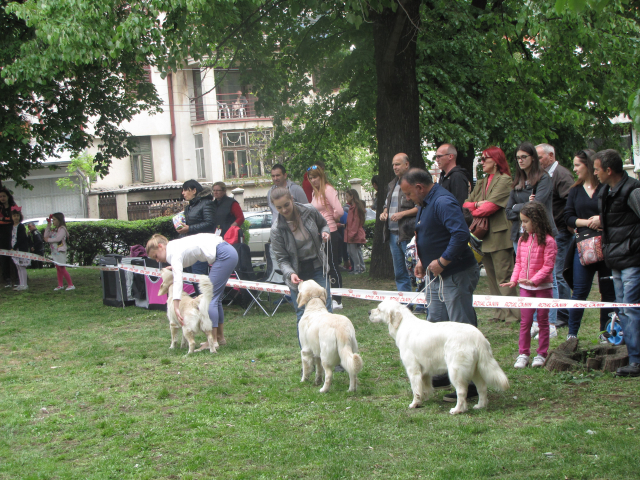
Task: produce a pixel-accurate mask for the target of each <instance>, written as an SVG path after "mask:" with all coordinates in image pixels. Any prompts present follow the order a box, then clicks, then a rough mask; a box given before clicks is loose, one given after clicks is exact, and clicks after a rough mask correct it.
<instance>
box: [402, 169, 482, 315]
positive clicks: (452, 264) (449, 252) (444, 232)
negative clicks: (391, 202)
mask: <svg viewBox="0 0 640 480" xmlns="http://www.w3.org/2000/svg"><path fill="white" fill-rule="evenodd" d="M400 188H401V189H402V191H403V192H404V193H405V195H406V196H407V197H408V198H410V199H411V200H412V201H413V202H414V203H415V204H416V205H417V206H418V207H419V210H418V215H417V216H416V226H415V229H416V247H417V250H418V258H419V261H418V264H417V265H416V268H415V272H416V275H417V276H418V277H420V278H422V277H423V276H424V275H425V274H426V273H427V272H428V273H429V277H430V278H432V277H433V276H436V279H435V280H434V282H433V283H432V284H431V285H430V288H427V295H426V296H427V298H426V300H427V302H429V301H430V302H431V303H430V305H429V316H428V318H427V320H429V321H430V322H444V321H452V322H460V323H469V324H471V325H473V326H477V324H478V320H477V317H476V312H475V310H474V308H473V291H474V290H475V288H476V286H477V285H478V279H479V278H480V271H479V268H478V262H477V261H476V260H475V258H474V256H473V253H472V252H471V249H470V248H469V246H468V243H469V228H468V227H467V224H466V222H465V220H464V216H463V214H462V209H461V208H460V204H459V203H458V202H457V200H456V198H455V197H454V196H453V195H452V194H451V193H450V192H448V191H447V190H446V189H444V188H443V187H442V186H441V185H438V184H434V183H433V179H432V178H431V175H430V174H429V172H426V171H424V170H421V169H419V168H412V169H411V170H409V171H408V172H407V173H406V174H405V175H404V176H403V177H402V183H401V184H400ZM441 283H442V287H441V285H440V284H441ZM440 288H442V290H443V293H444V301H442V300H441V299H440V295H439V294H438V292H439V291H440Z"/></svg>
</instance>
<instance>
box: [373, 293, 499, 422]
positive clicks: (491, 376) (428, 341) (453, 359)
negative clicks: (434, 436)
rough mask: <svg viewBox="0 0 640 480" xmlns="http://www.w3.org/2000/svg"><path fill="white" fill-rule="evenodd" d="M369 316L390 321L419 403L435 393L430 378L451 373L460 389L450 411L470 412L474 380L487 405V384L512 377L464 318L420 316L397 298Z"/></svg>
mask: <svg viewBox="0 0 640 480" xmlns="http://www.w3.org/2000/svg"><path fill="white" fill-rule="evenodd" d="M369 320H370V321H372V322H374V323H378V322H383V323H386V324H388V325H389V335H391V338H393V339H395V341H396V345H397V346H398V349H399V350H400V358H401V359H402V363H403V364H404V367H405V368H406V370H407V375H408V376H409V381H410V382H411V390H412V391H413V402H411V404H410V405H409V408H416V407H419V406H420V405H422V402H423V401H424V400H428V399H429V397H430V396H431V394H432V393H433V386H432V384H431V377H432V376H433V375H438V374H443V373H447V372H448V373H449V379H450V380H451V383H452V384H453V386H454V387H455V388H456V393H457V397H458V402H457V403H456V406H455V407H454V408H452V409H451V410H450V411H449V413H451V414H456V413H463V412H466V411H467V389H468V386H469V381H471V380H473V382H474V383H475V384H476V387H477V389H478V395H479V400H478V404H477V405H476V406H474V407H473V408H484V407H486V406H487V403H488V399H487V385H489V386H491V387H494V388H496V389H498V390H506V389H508V388H509V380H508V379H507V376H506V375H505V374H504V372H503V371H502V369H501V368H500V365H498V362H496V361H495V359H494V358H493V354H492V353H491V345H489V342H488V341H487V339H486V338H484V335H482V333H481V332H480V330H478V329H477V328H476V327H474V326H472V325H467V324H464V323H456V322H440V323H431V322H427V321H426V320H420V319H419V318H416V317H415V316H414V315H413V314H412V313H411V311H410V310H409V309H408V308H407V307H404V306H402V305H400V303H398V302H396V301H393V300H385V301H384V302H382V303H381V304H380V305H378V308H376V309H375V310H371V311H370V312H369Z"/></svg>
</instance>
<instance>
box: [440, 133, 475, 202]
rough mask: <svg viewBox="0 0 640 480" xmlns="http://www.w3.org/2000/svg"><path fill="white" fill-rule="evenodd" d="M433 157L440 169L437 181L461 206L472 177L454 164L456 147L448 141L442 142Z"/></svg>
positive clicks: (466, 196)
mask: <svg viewBox="0 0 640 480" xmlns="http://www.w3.org/2000/svg"><path fill="white" fill-rule="evenodd" d="M435 158H436V163H437V164H438V167H439V168H440V170H442V173H441V174H440V179H439V180H438V183H439V184H440V185H442V186H443V187H444V189H445V190H447V191H448V192H450V193H452V194H453V196H454V197H456V200H457V201H458V203H459V204H460V207H462V204H463V203H464V201H465V200H466V199H467V198H469V192H470V191H471V181H472V177H471V175H470V174H469V172H468V171H467V169H466V168H464V167H459V166H458V165H457V164H456V161H457V158H458V151H457V150H456V147H454V146H453V145H451V144H450V143H443V144H442V145H440V146H439V147H438V150H436V157H435Z"/></svg>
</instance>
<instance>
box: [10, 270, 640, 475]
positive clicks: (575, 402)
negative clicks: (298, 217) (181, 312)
mask: <svg viewBox="0 0 640 480" xmlns="http://www.w3.org/2000/svg"><path fill="white" fill-rule="evenodd" d="M71 274H72V276H73V279H74V281H75V283H76V286H77V287H78V288H77V290H76V291H73V292H65V291H62V292H53V291H52V289H53V287H54V286H55V285H56V281H55V271H54V270H52V269H45V270H39V271H33V270H29V278H30V289H29V290H28V291H27V292H13V291H6V290H5V291H2V292H0V295H1V297H0V312H1V313H0V356H1V360H0V381H1V388H0V424H1V426H0V428H1V430H0V478H1V479H17V478H19V479H49V478H61V479H66V478H78V479H87V478H90V479H107V478H113V479H123V478H127V479H128V478H136V479H137V478H144V479H164V478H172V479H204V478H207V479H209V478H220V479H227V478H229V479H240V478H242V479H260V478H266V479H271V478H290V479H291V478H318V479H334V478H335V479H338V478H382V479H387V478H425V479H427V478H430V479H475V478H489V477H491V478H510V479H530V478H535V479H537V478H554V479H592V478H594V479H605V478H606V479H637V478H638V477H639V474H638V465H639V464H638V452H640V437H639V432H640V422H639V419H640V408H639V407H640V388H639V387H640V379H619V378H615V377H613V376H612V375H611V374H602V373H587V372H582V373H580V372H578V373H574V374H552V373H550V372H548V371H546V370H544V369H537V370H532V369H531V368H527V369H525V370H520V371H517V370H515V369H514V368H513V363H514V360H515V357H516V356H517V339H518V330H517V329H518V326H517V325H512V326H505V325H495V324H492V323H488V322H487V321H483V320H484V319H486V318H489V316H490V313H491V312H490V311H488V310H486V309H479V310H478V314H479V316H480V329H481V330H482V332H483V333H484V334H485V335H486V336H487V338H488V339H489V341H490V342H491V344H492V347H493V352H494V356H495V357H496V359H497V360H498V362H499V363H500V365H501V366H502V368H503V369H504V371H505V373H506V374H507V376H508V377H509V381H510V382H511V388H510V389H509V390H508V391H507V392H504V393H498V392H494V391H490V393H489V407H488V409H485V410H480V411H476V410H470V411H469V412H467V413H465V414H463V415H458V416H452V415H449V413H448V412H449V409H450V408H451V407H452V404H449V403H445V402H443V401H442V396H443V395H444V393H446V392H438V393H437V394H436V396H435V397H434V398H433V399H431V400H430V401H428V402H427V403H426V404H425V406H424V408H421V409H417V410H409V409H408V408H407V407H408V405H409V403H410V402H411V390H410V386H409V381H408V380H407V376H406V374H405V372H404V369H403V367H402V364H401V362H400V359H399V355H398V350H397V348H396V346H395V344H394V343H393V341H392V339H391V338H390V337H389V334H388V332H387V329H386V327H385V326H383V325H380V324H375V325H374V324H371V323H370V322H369V321H368V314H367V312H368V310H369V309H370V308H371V307H372V305H374V304H373V303H370V302H365V301H359V300H351V299H346V298H345V300H344V305H345V308H344V310H342V312H341V313H344V314H345V315H347V316H348V317H349V318H350V319H351V321H352V322H353V324H354V326H355V329H356V333H357V337H358V343H359V345H360V354H361V356H362V358H363V361H364V369H363V371H362V372H361V374H360V376H359V387H358V391H357V392H356V393H348V392H347V389H348V386H349V381H348V375H347V374H346V373H337V374H336V375H335V376H334V383H333V385H332V387H331V391H330V392H329V393H327V394H321V393H319V391H318V390H319V387H314V386H313V385H312V384H311V383H305V384H301V383H300V368H301V366H300V365H301V364H300V354H299V349H298V341H297V338H296V323H295V315H294V313H293V310H292V308H291V307H290V306H288V305H287V306H285V307H282V308H281V309H280V312H279V313H278V314H277V315H276V316H275V317H274V318H267V317H266V316H264V315H263V314H258V312H259V311H258V310H253V314H252V315H250V316H247V317H244V318H243V317H242V312H243V311H242V310H241V309H240V308H239V307H230V308H228V309H226V311H225V315H226V327H225V336H226V337H227V339H228V342H229V344H228V345H227V346H225V347H221V348H220V349H219V353H218V354H213V355H212V354H210V353H209V352H208V351H206V352H200V353H196V354H194V355H190V356H186V355H185V351H186V350H176V351H171V350H169V343H170V335H169V328H168V321H167V319H166V316H165V314H164V313H161V312H152V311H151V312H150V311H146V310H143V309H139V308H135V307H128V308H126V309H121V308H113V307H105V306H103V305H102V301H101V299H102V295H101V289H100V283H99V274H98V273H97V272H96V271H95V270H93V271H92V270H86V269H85V270H74V271H72V272H71ZM345 284H346V286H348V287H354V288H372V287H373V282H372V281H371V280H370V279H369V278H368V275H360V276H356V277H354V276H350V275H345ZM375 288H378V289H391V288H393V285H392V283H391V282H376V283H375ZM478 293H488V291H487V288H486V283H485V279H484V278H481V283H480V286H479V288H478ZM260 313H261V312H260ZM597 323H598V322H597V312H596V311H589V312H588V313H587V314H586V315H585V318H584V320H583V328H582V329H581V332H580V338H581V341H582V342H591V341H592V339H595V338H596V336H597ZM560 332H561V336H562V337H564V336H566V329H562V330H560ZM199 339H200V340H204V336H202V335H201V336H200V337H199ZM560 342H561V339H553V340H552V342H551V346H552V348H553V347H554V346H556V345H558V344H559V343H560ZM473 404H475V401H474V402H472V403H471V405H473Z"/></svg>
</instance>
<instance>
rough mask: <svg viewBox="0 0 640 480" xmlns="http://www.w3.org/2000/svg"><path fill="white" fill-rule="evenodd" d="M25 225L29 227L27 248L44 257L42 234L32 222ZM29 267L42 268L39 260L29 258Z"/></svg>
mask: <svg viewBox="0 0 640 480" xmlns="http://www.w3.org/2000/svg"><path fill="white" fill-rule="evenodd" d="M27 227H28V228H29V234H28V236H29V250H30V251H31V253H35V254H36V255H41V256H43V257H44V240H43V238H42V234H41V233H40V232H39V231H38V229H37V228H36V226H35V224H34V223H33V222H29V223H28V224H27ZM31 268H42V262H41V261H40V260H31Z"/></svg>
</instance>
